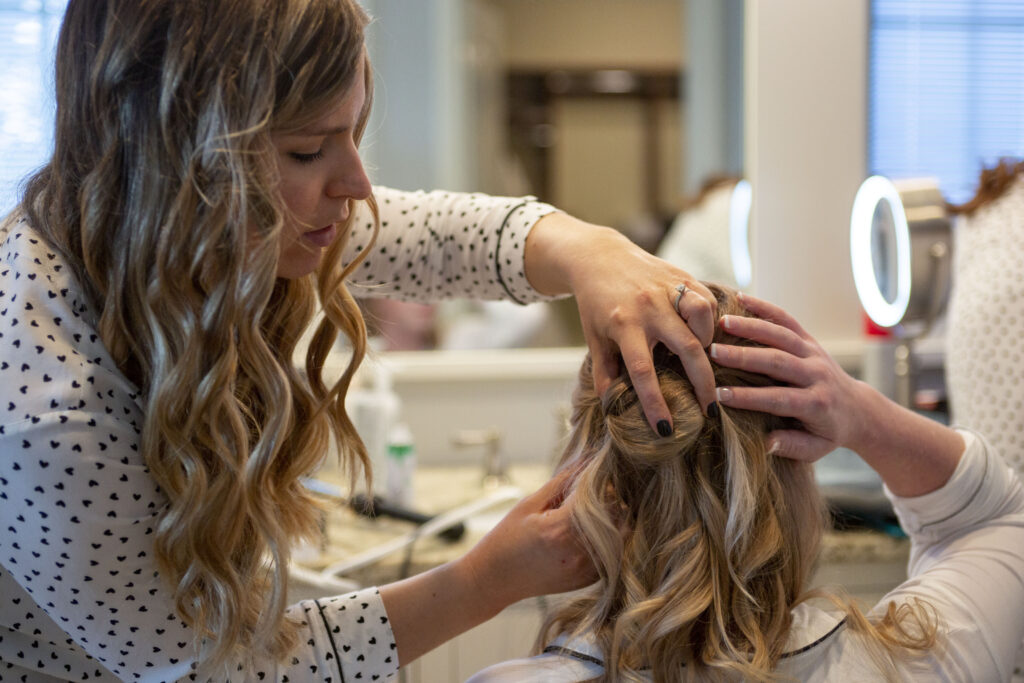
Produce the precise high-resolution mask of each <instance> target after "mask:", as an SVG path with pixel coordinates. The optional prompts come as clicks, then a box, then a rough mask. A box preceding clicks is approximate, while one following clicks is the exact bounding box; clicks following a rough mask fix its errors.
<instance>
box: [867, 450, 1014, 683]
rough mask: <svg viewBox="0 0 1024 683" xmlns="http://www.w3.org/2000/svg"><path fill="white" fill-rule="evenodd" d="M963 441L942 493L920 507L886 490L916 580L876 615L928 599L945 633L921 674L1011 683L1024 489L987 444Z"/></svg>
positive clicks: (923, 500) (921, 667)
mask: <svg viewBox="0 0 1024 683" xmlns="http://www.w3.org/2000/svg"><path fill="white" fill-rule="evenodd" d="M961 434H962V435H963V437H964V440H965V442H966V447H965V451H964V454H963V456H962V458H961V460H960V463H959V464H958V466H957V468H956V471H955V472H954V473H953V476H952V477H951V478H950V480H949V481H948V482H947V483H946V484H945V485H944V486H943V487H942V488H940V489H938V490H936V491H933V492H931V493H928V494H926V495H923V496H917V497H913V498H901V497H899V496H895V495H893V494H892V493H891V492H889V491H887V494H888V495H889V497H890V499H891V500H892V502H893V506H894V509H895V510H896V514H897V516H898V517H899V519H900V523H901V524H902V526H903V528H904V529H905V530H906V531H907V533H908V534H909V535H910V539H911V553H910V562H909V566H908V574H909V578H908V580H907V581H906V582H904V583H903V584H901V585H900V586H899V587H898V588H897V589H896V590H894V591H892V592H891V593H889V594H888V595H887V596H886V597H885V599H883V600H882V602H881V603H880V604H879V605H878V606H877V607H876V608H875V610H874V613H875V615H876V616H877V615H879V614H881V613H883V612H884V611H885V608H886V607H887V606H888V603H889V602H890V601H895V602H896V603H897V604H900V603H903V602H906V601H907V600H910V599H913V598H920V599H922V600H923V601H925V602H926V603H928V604H929V605H931V606H932V607H933V608H934V609H935V612H936V613H937V615H938V617H939V620H940V624H941V629H942V630H941V632H940V633H941V640H940V642H939V644H938V646H937V648H936V649H935V650H934V653H933V654H929V655H928V656H927V657H925V658H922V660H921V661H919V662H917V664H916V666H917V667H918V670H919V671H921V672H925V671H927V674H928V675H929V676H937V677H938V678H941V680H964V681H982V680H984V681H995V680H1009V676H1010V672H1011V670H1012V667H1013V662H1014V658H1015V655H1016V652H1017V649H1018V648H1019V647H1020V643H1021V638H1022V636H1024V609H1022V608H1021V606H1022V605H1024V490H1022V488H1021V483H1020V481H1019V480H1018V478H1017V477H1016V475H1015V474H1014V472H1013V470H1011V469H1010V468H1009V467H1007V466H1006V464H1005V463H1004V462H1003V461H1002V459H1001V458H1000V457H999V456H998V455H997V454H995V453H993V452H992V450H991V449H990V448H988V446H987V444H986V443H985V441H984V439H983V438H981V437H980V436H979V435H977V434H974V433H972V432H967V431H961ZM928 680H931V678H928Z"/></svg>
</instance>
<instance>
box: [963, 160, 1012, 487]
mask: <svg viewBox="0 0 1024 683" xmlns="http://www.w3.org/2000/svg"><path fill="white" fill-rule="evenodd" d="M1022 335H1024V177H1021V178H1017V180H1016V181H1015V182H1014V183H1013V185H1012V186H1011V187H1010V188H1008V189H1007V190H1006V192H1005V193H1004V194H1003V195H1002V196H1000V197H998V198H997V199H995V200H994V201H992V202H991V203H990V204H987V205H986V206H983V207H982V208H981V209H979V210H978V211H976V212H975V213H974V214H972V215H970V216H965V217H963V218H962V219H961V220H960V222H959V223H958V224H957V227H956V232H955V248H954V250H953V289H952V293H951V294H950V302H949V313H948V316H947V320H946V387H947V390H948V392H949V402H950V413H951V415H950V417H951V419H952V422H953V424H958V425H963V426H964V427H967V428H968V429H974V430H976V431H978V432H980V433H981V434H984V435H985V438H986V439H988V440H989V443H991V444H992V446H993V448H995V449H996V451H998V452H999V453H1000V454H1002V455H1003V457H1004V458H1006V459H1007V462H1009V463H1010V464H1011V465H1013V466H1014V468H1015V469H1016V470H1017V472H1024V434H1022V433H1021V428H1020V426H1021V424H1022V422H1024V381H1022V380H1024V346H1022V345H1021V344H1020V343H1019V342H1018V340H1019V339H1020V338H1021V336H1022Z"/></svg>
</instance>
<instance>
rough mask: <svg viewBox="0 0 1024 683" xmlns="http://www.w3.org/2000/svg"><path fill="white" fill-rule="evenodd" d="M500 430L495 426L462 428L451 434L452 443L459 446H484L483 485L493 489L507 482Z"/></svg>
mask: <svg viewBox="0 0 1024 683" xmlns="http://www.w3.org/2000/svg"><path fill="white" fill-rule="evenodd" d="M502 436H503V435H502V432H501V430H500V429H498V428H497V427H489V428H487V429H463V430H460V431H458V432H456V433H455V434H454V435H453V436H452V445H454V446H456V447H459V448H466V447H470V446H484V447H485V448H486V450H485V451H484V476H483V481H482V483H483V487H484V488H485V489H489V490H490V489H495V488H498V487H499V486H503V485H505V484H508V483H509V481H510V480H509V477H508V473H507V472H506V462H505V457H504V454H503V453H502V450H501V438H502Z"/></svg>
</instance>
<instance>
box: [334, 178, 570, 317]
mask: <svg viewBox="0 0 1024 683" xmlns="http://www.w3.org/2000/svg"><path fill="white" fill-rule="evenodd" d="M374 196H375V197H376V199H377V205H378V208H379V210H380V220H381V228H380V234H379V235H378V237H377V241H376V243H375V244H374V245H373V246H372V247H370V253H369V254H368V255H367V257H366V259H365V260H364V261H363V262H362V263H361V264H360V265H359V267H358V268H357V269H356V271H355V273H353V274H352V276H351V277H350V278H349V284H350V286H351V290H352V294H353V295H354V296H356V297H377V296H388V297H393V298H398V299H403V300H406V301H421V302H431V301H438V300H441V299H450V298H456V297H466V298H473V299H487V300H497V299H504V300H508V301H515V302H517V303H530V302H533V301H544V300H549V299H551V298H553V297H547V296H544V295H542V294H541V293H539V292H537V291H536V290H535V289H534V288H533V287H532V286H531V285H530V283H529V282H528V281H527V279H526V275H525V268H524V253H525V245H526V236H527V234H528V233H529V232H530V230H531V229H532V228H533V226H534V224H535V223H536V222H537V221H538V220H539V219H540V218H542V217H543V216H546V215H548V214H550V213H552V212H554V211H556V209H555V207H553V206H551V205H550V204H545V203H543V202H539V201H537V200H536V199H534V198H533V197H491V196H488V195H484V194H466V193H461V192H441V191H436V192H423V191H417V192H403V191H399V190H394V189H390V188H386V187H374ZM372 233H373V218H372V215H371V214H370V210H369V208H368V207H367V206H366V204H365V203H364V202H360V203H358V204H357V206H356V215H355V217H354V219H353V222H352V235H351V237H350V238H349V241H348V244H347V245H346V252H345V258H344V261H345V263H349V262H351V261H352V260H353V259H354V258H355V257H356V255H357V254H359V253H361V252H362V251H363V250H364V249H366V248H367V247H368V245H369V241H370V236H371V235H372Z"/></svg>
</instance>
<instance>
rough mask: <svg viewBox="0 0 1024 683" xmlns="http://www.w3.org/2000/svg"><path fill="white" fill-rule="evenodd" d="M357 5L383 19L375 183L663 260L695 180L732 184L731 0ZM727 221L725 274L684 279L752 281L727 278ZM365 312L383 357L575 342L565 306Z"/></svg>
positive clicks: (735, 64) (457, 305)
mask: <svg viewBox="0 0 1024 683" xmlns="http://www.w3.org/2000/svg"><path fill="white" fill-rule="evenodd" d="M360 1H361V2H362V3H363V4H364V5H365V6H366V8H367V10H368V11H369V12H370V13H371V14H372V15H373V16H375V17H376V18H377V21H375V22H373V24H371V26H370V28H369V40H368V46H369V50H370V58H371V60H372V63H373V66H374V72H375V78H376V88H375V93H374V111H373V114H372V119H371V121H370V124H369V126H368V127H367V136H366V138H365V139H364V142H363V145H362V149H363V154H364V158H365V161H366V165H367V168H368V169H370V173H371V177H372V178H373V180H374V181H375V182H378V183H380V184H384V185H390V186H393V187H399V188H403V189H420V188H445V189H453V190H462V191H482V192H487V193H490V194H495V195H503V196H516V195H525V194H532V195H535V196H537V197H538V198H539V199H541V200H543V201H548V202H550V203H552V204H554V205H555V206H558V207H559V208H561V209H563V210H565V211H567V212H569V213H570V214H573V215H575V216H578V217H580V218H582V219H584V220H587V221H590V222H593V223H598V224H602V225H609V226H612V227H615V228H617V229H619V230H620V231H621V232H623V233H624V234H626V235H627V236H628V237H629V238H630V239H632V240H633V241H634V242H636V243H637V244H639V245H640V246H642V247H644V248H645V249H648V250H650V251H652V252H655V251H656V250H658V249H659V246H660V245H661V243H662V242H663V240H664V239H665V238H666V235H667V232H668V229H669V227H670V226H671V225H672V223H673V221H675V220H676V219H677V218H678V217H679V216H680V215H681V214H682V213H683V212H685V211H686V210H687V207H688V206H689V204H690V201H691V199H692V198H693V197H694V196H695V195H696V194H697V193H698V192H699V189H700V187H701V186H702V184H703V183H705V182H706V181H708V180H709V179H711V178H713V177H716V176H724V175H725V174H730V175H739V174H740V171H741V166H742V163H743V154H742V139H743V136H742V134H741V128H742V121H743V111H742V98H741V94H742V90H743V70H742V61H743V60H742V54H743V52H742V36H743V30H742V15H743V3H742V1H741V0H715V2H714V3H691V2H685V1H684V0H644V2H636V0H602V2H601V3H597V4H595V3H594V2H592V0H454V1H453V2H444V3H435V2H423V3H419V2H416V3H393V2H388V1H387V0H360ZM423 27H430V30H424V29H423ZM697 38H699V40H697ZM712 104H714V107H712ZM722 220H723V221H725V222H724V223H723V224H722V225H721V226H720V227H718V228H716V232H715V235H716V236H717V239H718V240H719V242H718V244H717V245H716V246H717V248H718V249H719V250H720V251H721V252H722V254H723V255H724V259H725V260H724V264H725V268H727V269H728V270H727V271H726V272H727V273H728V275H727V276H725V277H721V276H719V274H718V272H717V271H716V272H715V273H705V272H694V275H695V276H697V277H702V278H713V279H724V280H725V281H727V282H728V281H733V282H736V283H741V282H744V281H749V265H744V266H741V268H740V270H739V277H737V275H736V274H734V273H733V272H732V271H733V268H732V267H731V266H730V265H729V259H730V251H729V250H730V245H731V244H732V242H731V241H730V240H731V238H730V235H731V234H733V233H732V232H731V231H730V224H729V222H728V219H727V218H726V217H725V215H724V213H723V216H722ZM733 228H734V230H735V231H736V232H737V233H738V232H741V231H744V230H745V228H746V223H745V221H743V222H736V223H735V225H733ZM744 246H745V243H744ZM739 253H743V252H742V251H741V252H739ZM741 261H742V263H744V264H746V263H747V262H748V261H749V257H746V258H743V259H741ZM366 301H370V303H369V304H368V305H367V310H366V311H365V312H366V313H367V316H366V317H367V321H368V323H369V324H370V327H371V331H374V330H376V331H379V332H380V335H379V336H380V337H381V338H382V339H383V341H384V342H386V348H388V349H389V350H413V349H416V350H419V349H422V350H430V349H442V350H444V349H454V348H458V349H467V348H499V347H500V348H519V347H566V346H582V345H583V344H584V341H585V340H584V337H583V334H582V330H581V329H580V323H579V319H578V312H577V310H576V308H575V302H574V301H573V300H572V299H567V300H561V301H556V302H553V303H547V304H539V305H535V306H536V307H537V308H539V309H543V312H544V314H543V315H542V314H540V313H536V312H530V313H527V312H525V311H523V310H522V307H520V306H517V305H515V304H506V303H495V302H491V303H486V304H481V303H478V302H469V301H458V302H444V303H442V304H440V305H438V306H436V307H431V308H429V309H428V308H423V307H416V306H412V307H407V306H401V305H395V304H392V303H379V302H377V301H371V300H366Z"/></svg>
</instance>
